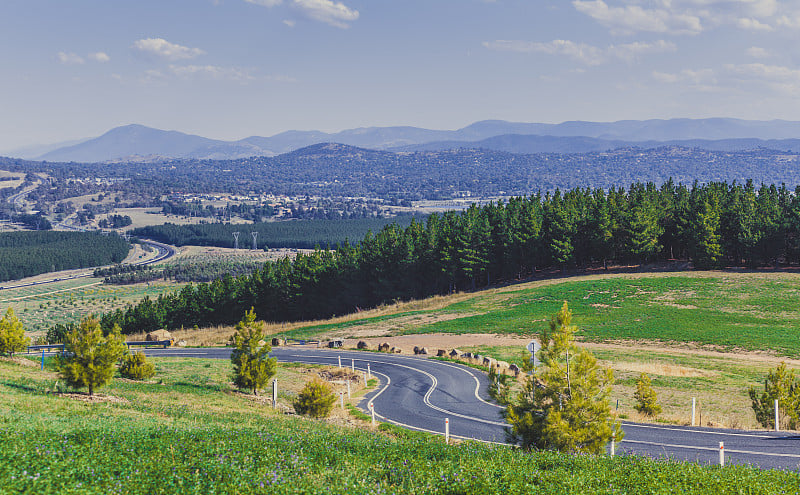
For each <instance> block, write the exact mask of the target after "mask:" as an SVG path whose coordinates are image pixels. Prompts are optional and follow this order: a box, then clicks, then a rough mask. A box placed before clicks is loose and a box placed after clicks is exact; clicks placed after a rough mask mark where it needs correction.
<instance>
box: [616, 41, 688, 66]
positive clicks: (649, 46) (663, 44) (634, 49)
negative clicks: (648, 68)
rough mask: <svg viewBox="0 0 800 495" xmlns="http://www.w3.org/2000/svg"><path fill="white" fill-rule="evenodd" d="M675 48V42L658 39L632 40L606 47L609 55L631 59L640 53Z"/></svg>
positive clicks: (672, 50)
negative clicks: (649, 41)
mask: <svg viewBox="0 0 800 495" xmlns="http://www.w3.org/2000/svg"><path fill="white" fill-rule="evenodd" d="M675 50H677V47H676V46H675V43H673V42H671V41H664V40H658V41H655V42H653V43H645V42H642V41H634V42H633V43H625V44H621V45H611V46H609V47H608V50H607V51H608V53H609V55H613V56H615V57H617V58H621V59H623V60H628V61H632V60H634V59H636V58H638V57H641V56H642V55H647V54H649V53H663V52H674V51H675Z"/></svg>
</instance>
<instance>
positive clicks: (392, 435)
mask: <svg viewBox="0 0 800 495" xmlns="http://www.w3.org/2000/svg"><path fill="white" fill-rule="evenodd" d="M156 365H157V370H158V373H157V375H156V377H155V378H154V379H153V380H151V381H150V382H148V383H132V382H127V381H122V380H116V381H115V382H113V383H112V384H111V385H110V386H109V387H106V388H104V389H102V390H101V393H104V394H109V395H111V396H113V397H116V398H118V399H120V400H121V401H119V402H101V403H88V402H84V401H80V400H75V399H73V398H69V397H66V396H62V395H59V394H57V393H53V392H54V391H57V390H59V389H60V387H59V385H58V384H57V380H58V378H57V377H56V375H55V374H54V373H53V372H52V371H50V370H45V371H39V370H38V368H28V367H22V366H19V365H17V364H12V363H8V362H0V494H11V493H36V494H43V495H47V494H64V493H66V494H69V493H81V494H94V493H97V494H108V493H125V494H152V493H204V494H205V493H209V494H211V493H243V494H250V493H270V494H273V493H278V494H295V493H297V494H300V493H304V494H305V493H326V494H328V493H332V494H340V493H341V494H344V493H347V494H380V493H403V494H406V493H407V494H429V493H432V494H468V493H469V494H472V493H484V494H523V493H524V494H529V493H538V494H562V493H599V494H611V493H631V494H653V493H714V494H729V493H730V494H738V493H749V494H772V493H780V492H784V493H796V492H798V490H800V476H798V474H797V473H792V472H781V471H759V470H756V469H752V468H748V467H725V468H719V467H701V466H699V465H695V464H684V463H677V462H673V461H669V460H664V459H661V460H652V459H646V458H636V457H616V458H614V459H610V458H608V457H606V456H589V455H580V456H571V455H566V454H557V453H550V452H537V453H532V454H526V453H523V452H521V451H517V450H514V449H511V448H508V447H503V446H493V445H484V444H479V443H475V442H464V443H461V444H458V445H454V446H447V445H445V444H444V443H443V442H442V440H441V438H439V437H432V436H428V435H423V434H398V433H397V432H396V430H395V429H392V428H388V429H386V428H381V429H379V431H376V430H372V429H370V428H369V427H368V426H366V425H364V424H363V423H362V424H360V425H359V426H357V427H352V426H350V427H348V426H340V425H337V424H332V423H326V422H319V421H311V420H307V419H304V418H298V417H292V416H285V415H283V414H280V413H276V412H274V411H273V410H272V408H270V407H269V406H268V405H266V404H265V403H262V402H259V401H256V400H252V399H250V398H248V397H246V396H245V395H243V394H240V393H238V392H235V391H233V390H232V389H231V385H230V383H229V379H230V377H229V372H230V370H229V363H227V362H225V361H204V360H199V359H198V360H186V361H182V362H181V363H177V362H176V360H169V359H159V360H156ZM304 368H306V367H290V366H284V365H281V366H280V367H279V376H278V380H279V383H284V384H287V383H297V382H299V381H302V379H303V378H302V377H301V375H302V374H303V372H304V371H307V370H305V369H304ZM285 400H286V399H285V398H284V399H282V402H285Z"/></svg>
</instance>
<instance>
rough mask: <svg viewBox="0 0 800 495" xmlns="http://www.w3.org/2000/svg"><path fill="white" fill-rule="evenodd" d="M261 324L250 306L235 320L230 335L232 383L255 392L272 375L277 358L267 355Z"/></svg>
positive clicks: (267, 349) (268, 349)
mask: <svg viewBox="0 0 800 495" xmlns="http://www.w3.org/2000/svg"><path fill="white" fill-rule="evenodd" d="M263 327H264V324H263V323H262V322H256V314H255V312H254V311H253V308H250V311H248V312H247V313H245V315H244V318H242V320H241V321H240V322H239V323H237V324H236V333H235V334H233V336H232V337H231V345H233V352H232V353H231V362H232V363H233V383H234V384H235V385H236V386H237V387H238V388H240V389H247V390H251V391H252V392H253V395H258V390H259V389H262V388H264V386H265V385H266V384H267V381H269V379H270V378H272V377H273V376H274V375H275V367H276V362H277V360H276V359H275V358H270V357H269V351H271V350H272V346H270V345H269V344H268V343H266V342H265V341H264V331H263Z"/></svg>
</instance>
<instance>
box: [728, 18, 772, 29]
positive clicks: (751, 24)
mask: <svg viewBox="0 0 800 495" xmlns="http://www.w3.org/2000/svg"><path fill="white" fill-rule="evenodd" d="M736 25H737V26H739V27H740V28H742V29H746V30H748V31H773V30H774V29H775V28H773V27H772V26H770V25H769V24H764V23H763V22H761V21H759V20H758V19H751V18H748V17H742V18H740V19H739V20H738V21H736Z"/></svg>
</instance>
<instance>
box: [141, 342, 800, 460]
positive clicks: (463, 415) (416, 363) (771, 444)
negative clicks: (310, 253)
mask: <svg viewBox="0 0 800 495" xmlns="http://www.w3.org/2000/svg"><path fill="white" fill-rule="evenodd" d="M145 352H146V353H147V354H148V355H150V356H165V357H166V356H173V357H198V358H215V359H229V358H230V352H231V351H230V348H203V349H174V348H173V349H147V350H146V351H145ZM271 354H272V356H274V357H276V358H277V359H278V360H279V361H282V362H298V363H311V364H326V365H332V366H336V365H337V364H338V362H339V357H341V360H342V365H343V366H345V367H350V366H351V365H353V366H354V367H355V369H356V370H358V371H359V372H363V371H365V370H366V369H367V364H369V366H370V369H371V371H372V373H373V374H374V375H375V376H376V377H377V378H378V379H379V380H380V382H381V385H380V387H378V389H376V390H374V391H372V392H370V393H369V394H367V395H366V397H365V398H364V399H363V400H362V401H361V403H360V404H359V405H360V407H361V409H362V410H365V411H366V410H367V404H368V403H369V402H370V401H372V402H373V404H374V408H375V413H376V416H377V417H378V418H380V419H381V420H383V421H387V422H390V423H395V424H397V425H400V426H403V427H406V428H410V429H414V430H420V431H426V432H430V433H437V434H442V433H443V431H444V420H445V418H449V421H450V432H451V434H452V436H454V437H457V438H464V439H476V440H480V441H487V442H496V443H504V442H505V430H506V424H505V423H504V422H503V419H502V418H501V417H500V411H501V408H500V406H497V405H495V404H492V403H490V402H489V401H488V398H487V397H488V395H487V393H486V390H487V387H488V384H489V383H488V379H487V378H486V375H485V374H483V373H481V372H478V371H476V370H474V369H472V368H469V367H466V366H462V365H458V364H454V363H447V362H442V361H437V360H433V359H424V358H419V357H414V356H398V355H396V354H376V353H371V352H358V351H335V350H328V349H312V348H303V347H277V348H274V349H273V351H272V353H271ZM351 360H352V361H351ZM622 427H623V430H624V431H625V439H624V440H623V441H622V442H621V443H619V444H618V445H617V449H616V451H617V453H618V454H624V455H639V456H647V457H655V458H663V457H669V458H674V459H676V460H683V461H689V462H696V463H699V464H708V465H713V464H716V463H718V461H719V442H724V443H725V452H726V456H725V459H726V464H751V465H754V466H757V467H760V468H763V469H773V468H774V469H786V470H797V469H798V465H799V463H800V437H798V436H797V435H796V433H792V432H771V431H742V430H728V429H716V428H701V427H687V426H670V425H659V424H641V423H629V422H624V423H623V425H622Z"/></svg>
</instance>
